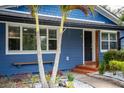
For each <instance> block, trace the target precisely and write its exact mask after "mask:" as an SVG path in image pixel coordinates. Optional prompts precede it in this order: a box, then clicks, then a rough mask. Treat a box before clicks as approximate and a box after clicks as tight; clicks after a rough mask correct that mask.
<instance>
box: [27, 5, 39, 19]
mask: <svg viewBox="0 0 124 93" xmlns="http://www.w3.org/2000/svg"><path fill="white" fill-rule="evenodd" d="M28 9H29V10H30V11H31V15H32V16H33V17H34V16H35V13H38V10H39V5H28Z"/></svg>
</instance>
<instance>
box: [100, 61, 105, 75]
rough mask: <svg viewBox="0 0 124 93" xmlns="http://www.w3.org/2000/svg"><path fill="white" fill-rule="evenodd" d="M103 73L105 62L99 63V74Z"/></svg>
mask: <svg viewBox="0 0 124 93" xmlns="http://www.w3.org/2000/svg"><path fill="white" fill-rule="evenodd" d="M104 73H105V63H104V62H102V63H101V64H100V65H99V74H101V75H103V74H104Z"/></svg>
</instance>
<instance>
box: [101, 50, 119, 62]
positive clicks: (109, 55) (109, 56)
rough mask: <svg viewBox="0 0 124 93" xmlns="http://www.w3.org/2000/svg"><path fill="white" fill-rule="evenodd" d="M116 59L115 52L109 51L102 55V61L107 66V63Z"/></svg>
mask: <svg viewBox="0 0 124 93" xmlns="http://www.w3.org/2000/svg"><path fill="white" fill-rule="evenodd" d="M116 58H117V51H114V50H111V51H108V52H105V53H104V56H103V59H104V61H105V63H106V64H109V61H111V60H114V59H116Z"/></svg>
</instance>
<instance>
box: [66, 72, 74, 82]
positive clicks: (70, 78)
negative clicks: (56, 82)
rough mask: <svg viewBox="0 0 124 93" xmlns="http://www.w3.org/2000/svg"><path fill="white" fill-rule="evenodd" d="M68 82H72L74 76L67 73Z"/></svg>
mask: <svg viewBox="0 0 124 93" xmlns="http://www.w3.org/2000/svg"><path fill="white" fill-rule="evenodd" d="M67 78H68V81H73V80H74V76H73V74H72V73H68V75H67Z"/></svg>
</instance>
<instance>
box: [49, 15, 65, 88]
mask: <svg viewBox="0 0 124 93" xmlns="http://www.w3.org/2000/svg"><path fill="white" fill-rule="evenodd" d="M64 21H65V13H63V15H62V19H61V25H60V29H59V37H58V46H57V53H56V56H55V63H54V67H53V71H52V77H51V82H50V83H51V84H50V86H51V87H54V84H55V80H56V75H57V71H58V66H59V61H60V55H61V43H62V34H63V25H64Z"/></svg>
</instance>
